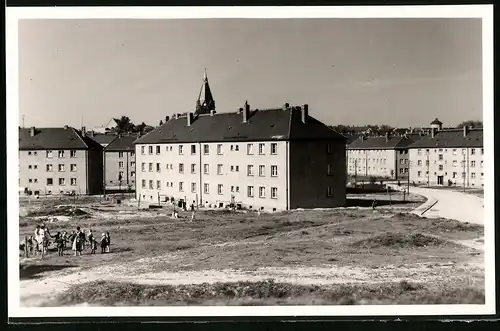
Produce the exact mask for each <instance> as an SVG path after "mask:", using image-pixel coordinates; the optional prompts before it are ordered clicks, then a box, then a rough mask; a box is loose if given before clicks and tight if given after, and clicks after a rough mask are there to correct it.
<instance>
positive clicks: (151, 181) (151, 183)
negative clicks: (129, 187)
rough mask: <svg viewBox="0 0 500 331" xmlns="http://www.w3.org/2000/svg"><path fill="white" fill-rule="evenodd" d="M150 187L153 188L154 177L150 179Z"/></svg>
mask: <svg viewBox="0 0 500 331" xmlns="http://www.w3.org/2000/svg"><path fill="white" fill-rule="evenodd" d="M149 189H150V190H152V189H153V180H152V179H150V180H149Z"/></svg>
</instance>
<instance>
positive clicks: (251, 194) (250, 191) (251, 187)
mask: <svg viewBox="0 0 500 331" xmlns="http://www.w3.org/2000/svg"><path fill="white" fill-rule="evenodd" d="M247 196H248V197H249V198H253V186H248V187H247Z"/></svg>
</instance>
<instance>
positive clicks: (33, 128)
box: [30, 126, 35, 137]
mask: <svg viewBox="0 0 500 331" xmlns="http://www.w3.org/2000/svg"><path fill="white" fill-rule="evenodd" d="M30 136H32V137H34V136H35V127H34V126H32V127H31V129H30Z"/></svg>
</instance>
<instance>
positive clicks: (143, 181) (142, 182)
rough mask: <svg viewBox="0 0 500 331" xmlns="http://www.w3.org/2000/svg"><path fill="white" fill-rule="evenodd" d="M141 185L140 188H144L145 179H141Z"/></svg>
mask: <svg viewBox="0 0 500 331" xmlns="http://www.w3.org/2000/svg"><path fill="white" fill-rule="evenodd" d="M141 185H142V188H146V180H145V179H143V180H142V181H141Z"/></svg>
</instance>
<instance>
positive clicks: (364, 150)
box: [347, 134, 415, 180]
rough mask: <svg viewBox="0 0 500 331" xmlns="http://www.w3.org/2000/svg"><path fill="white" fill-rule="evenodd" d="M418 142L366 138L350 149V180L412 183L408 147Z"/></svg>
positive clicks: (412, 139)
mask: <svg viewBox="0 0 500 331" xmlns="http://www.w3.org/2000/svg"><path fill="white" fill-rule="evenodd" d="M414 141H415V138H409V137H407V136H397V137H392V136H390V135H389V134H386V135H385V136H383V137H363V136H361V137H360V138H358V139H356V140H354V141H353V142H351V143H350V144H349V145H347V159H348V161H347V173H348V174H349V175H350V176H360V177H361V176H364V177H376V178H387V179H396V180H405V179H408V174H409V153H408V146H409V145H411V144H412V143H413V142H414Z"/></svg>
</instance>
